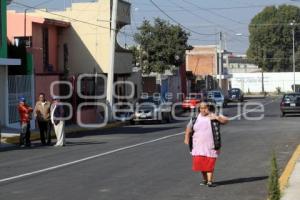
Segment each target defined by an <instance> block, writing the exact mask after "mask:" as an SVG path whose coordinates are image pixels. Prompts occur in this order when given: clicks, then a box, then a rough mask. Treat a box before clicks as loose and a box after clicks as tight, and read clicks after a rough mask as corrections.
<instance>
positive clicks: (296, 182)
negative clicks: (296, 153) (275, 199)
mask: <svg viewBox="0 0 300 200" xmlns="http://www.w3.org/2000/svg"><path fill="white" fill-rule="evenodd" d="M299 198H300V159H298V161H297V163H296V165H295V168H294V170H293V172H292V174H291V177H290V179H289V182H288V185H287V188H286V189H285V190H284V192H283V195H282V198H281V200H299Z"/></svg>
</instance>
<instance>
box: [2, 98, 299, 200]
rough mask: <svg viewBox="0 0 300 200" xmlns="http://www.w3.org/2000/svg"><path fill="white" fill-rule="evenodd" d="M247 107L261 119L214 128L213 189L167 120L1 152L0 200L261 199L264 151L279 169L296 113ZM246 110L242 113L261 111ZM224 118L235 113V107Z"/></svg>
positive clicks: (295, 137) (295, 129)
mask: <svg viewBox="0 0 300 200" xmlns="http://www.w3.org/2000/svg"><path fill="white" fill-rule="evenodd" d="M249 102H260V103H262V104H265V106H264V108H265V112H264V115H265V117H264V118H263V119H262V120H255V121H253V120H245V119H244V117H241V119H239V117H236V118H235V120H232V121H231V122H230V123H229V124H228V125H226V126H223V127H222V140H223V148H222V153H221V156H220V157H219V159H218V161H217V166H216V171H215V181H216V183H217V184H218V186H217V187H215V188H207V187H203V186H199V183H200V180H201V179H200V174H198V173H194V172H192V171H191V157H190V155H189V152H188V148H187V146H185V145H184V144H183V134H182V132H183V131H184V128H185V126H186V121H175V122H173V123H171V124H142V125H136V126H124V127H120V128H114V129H110V130H105V131H102V132H91V131H87V132H84V133H81V134H74V135H70V136H69V137H68V138H67V141H68V143H67V146H65V147H63V148H57V147H42V146H39V144H37V143H36V144H35V145H34V147H33V148H30V149H19V148H2V149H0V151H1V152H0V199H1V200H12V199H22V200H27V199H28V200H44V199H45V200H46V199H57V200H59V199H72V200H77V199H78V200H82V199H90V200H141V199H143V200H148V199H149V200H161V199H163V200H182V199H187V200H188V199H197V200H202V199H203V200H204V199H214V200H219V199H220V200H221V199H222V200H228V199H230V200H235V199H236V200H258V199H266V197H267V177H268V174H269V164H270V158H271V154H272V151H273V150H274V151H275V152H276V155H277V158H278V164H279V167H280V169H281V170H282V169H283V167H284V166H285V164H286V163H287V161H288V159H289V157H290V156H291V154H292V152H293V150H294V149H295V147H296V146H297V145H298V144H299V143H300V134H299V116H290V117H286V118H280V112H279V100H278V99H275V100H273V99H271V98H266V99H251V100H249ZM250 108H251V109H250V111H251V112H249V109H248V112H249V113H248V116H250V117H255V116H256V117H257V116H259V115H260V114H261V113H257V112H256V111H255V110H253V108H257V106H255V105H252V106H250ZM244 112H245V111H244ZM224 113H225V115H228V116H229V117H234V116H237V115H239V114H238V109H237V107H236V104H230V106H229V108H226V109H225V110H224ZM18 175H20V176H19V177H17V176H18Z"/></svg>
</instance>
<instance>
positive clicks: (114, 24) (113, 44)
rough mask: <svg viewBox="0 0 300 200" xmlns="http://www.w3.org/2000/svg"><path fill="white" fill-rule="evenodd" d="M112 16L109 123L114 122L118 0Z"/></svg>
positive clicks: (108, 90)
mask: <svg viewBox="0 0 300 200" xmlns="http://www.w3.org/2000/svg"><path fill="white" fill-rule="evenodd" d="M112 1H113V7H112V15H111V28H110V41H111V46H110V66H109V70H108V73H107V89H106V91H107V92H106V95H107V97H106V99H107V102H108V106H109V112H108V116H109V121H112V120H113V119H112V108H113V103H114V102H113V100H114V97H113V93H114V66H115V49H116V28H117V10H118V0H112Z"/></svg>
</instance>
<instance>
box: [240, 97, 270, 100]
mask: <svg viewBox="0 0 300 200" xmlns="http://www.w3.org/2000/svg"><path fill="white" fill-rule="evenodd" d="M265 98H266V97H264V96H253V97H251V96H246V97H244V99H245V100H247V99H249V100H250V99H265Z"/></svg>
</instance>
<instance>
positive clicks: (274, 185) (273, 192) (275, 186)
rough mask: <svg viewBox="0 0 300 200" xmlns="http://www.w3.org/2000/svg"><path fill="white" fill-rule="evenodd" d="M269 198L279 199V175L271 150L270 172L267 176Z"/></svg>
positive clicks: (271, 199)
mask: <svg viewBox="0 0 300 200" xmlns="http://www.w3.org/2000/svg"><path fill="white" fill-rule="evenodd" d="M268 190H269V199H270V200H280V188H279V175H278V166H277V160H276V156H275V153H274V152H273V156H272V160H271V173H270V176H269V187H268Z"/></svg>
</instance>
